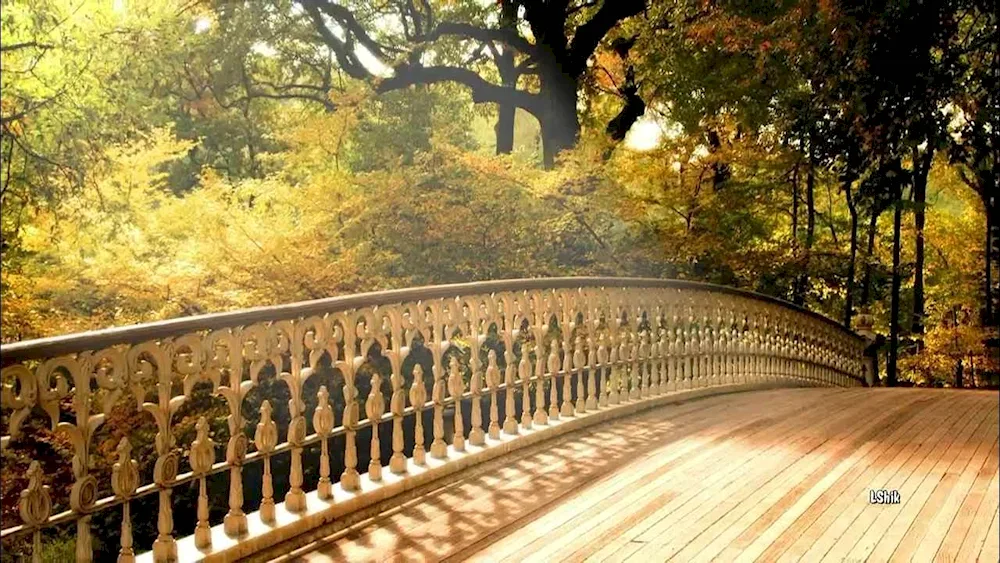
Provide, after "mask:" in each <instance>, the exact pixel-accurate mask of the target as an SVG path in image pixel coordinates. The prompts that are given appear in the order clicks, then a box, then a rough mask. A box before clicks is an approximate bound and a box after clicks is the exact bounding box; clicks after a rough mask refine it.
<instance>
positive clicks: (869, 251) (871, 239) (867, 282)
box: [861, 209, 880, 308]
mask: <svg viewBox="0 0 1000 563" xmlns="http://www.w3.org/2000/svg"><path fill="white" fill-rule="evenodd" d="M879 214H880V213H879V211H878V210H877V209H872V214H871V217H869V218H868V246H867V247H866V249H865V277H864V279H863V280H862V282H861V307H862V308H865V307H868V305H870V304H871V298H872V273H873V272H872V269H873V268H872V256H873V255H874V254H875V235H877V234H878V216H879Z"/></svg>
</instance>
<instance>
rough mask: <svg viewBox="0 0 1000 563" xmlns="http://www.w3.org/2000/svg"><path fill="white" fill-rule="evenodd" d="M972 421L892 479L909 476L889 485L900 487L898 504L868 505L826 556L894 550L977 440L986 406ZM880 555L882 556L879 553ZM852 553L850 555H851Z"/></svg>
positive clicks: (886, 556) (839, 557)
mask: <svg viewBox="0 0 1000 563" xmlns="http://www.w3.org/2000/svg"><path fill="white" fill-rule="evenodd" d="M973 411H974V413H975V414H974V415H973V418H972V421H971V423H970V424H968V425H967V426H966V427H965V428H964V429H962V431H961V432H960V433H959V434H957V435H956V436H955V437H954V438H953V440H952V441H951V442H950V443H947V445H946V444H941V445H939V446H938V447H937V448H936V449H935V450H934V452H933V453H932V454H931V455H929V456H928V457H927V459H926V460H925V463H923V464H921V465H920V467H918V468H917V469H916V470H915V471H913V472H912V474H911V475H910V476H909V477H908V478H906V476H905V475H900V476H899V477H898V478H896V479H895V480H894V481H893V482H896V483H898V482H899V480H902V479H904V478H906V480H905V481H904V482H903V485H902V486H893V485H892V482H891V483H890V484H889V485H888V488H892V489H897V490H898V491H899V493H900V495H901V497H902V503H901V504H898V505H870V504H869V505H865V507H864V508H863V509H862V511H861V514H860V515H859V517H858V518H857V519H855V520H854V521H853V522H851V525H850V527H849V528H848V529H847V531H846V532H845V533H844V534H843V535H842V536H841V537H840V538H839V539H838V540H837V543H836V544H834V545H833V546H832V547H831V548H830V551H829V552H827V554H826V557H825V559H824V560H829V561H840V560H842V559H843V558H845V557H848V556H851V557H860V558H861V559H865V558H867V557H869V556H871V557H872V558H873V560H875V561H886V560H888V559H889V557H890V556H891V555H892V551H893V550H895V548H896V546H897V545H899V542H900V540H901V539H902V538H903V535H904V534H905V533H906V530H907V529H908V528H909V525H910V523H912V522H913V518H914V517H915V516H916V514H917V513H918V512H919V511H920V509H921V508H922V507H923V504H924V502H925V501H926V500H927V496H928V495H929V494H930V489H931V488H933V487H934V485H936V483H937V482H938V481H939V480H940V479H941V476H942V475H943V474H944V472H945V470H946V469H947V468H948V467H949V466H950V465H951V464H952V462H953V461H954V459H955V456H956V455H961V452H962V451H963V450H964V449H965V448H966V445H967V444H968V443H969V442H970V441H973V440H975V435H976V432H978V431H979V430H980V429H981V428H983V427H984V426H985V425H987V424H988V420H987V417H986V411H985V410H982V409H980V410H973ZM876 552H878V554H880V555H881V559H879V555H877V554H876ZM848 554H851V555H848ZM862 554H863V555H862Z"/></svg>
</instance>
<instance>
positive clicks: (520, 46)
mask: <svg viewBox="0 0 1000 563" xmlns="http://www.w3.org/2000/svg"><path fill="white" fill-rule="evenodd" d="M442 35H455V36H458V37H464V38H466V39H475V40H477V41H481V42H483V43H489V42H493V41H496V42H498V43H503V44H505V45H509V46H511V47H513V48H514V49H517V50H518V51H521V52H522V53H524V54H526V55H533V54H535V52H536V47H535V45H534V44H532V43H530V42H529V41H528V40H527V39H525V38H523V37H521V36H520V35H518V33H517V32H516V31H515V30H513V29H489V28H483V27H477V26H475V25H472V24H467V23H459V22H441V23H440V24H438V26H437V27H436V28H434V31H432V32H431V33H430V35H428V36H427V40H428V41H433V40H435V39H437V38H439V37H441V36H442Z"/></svg>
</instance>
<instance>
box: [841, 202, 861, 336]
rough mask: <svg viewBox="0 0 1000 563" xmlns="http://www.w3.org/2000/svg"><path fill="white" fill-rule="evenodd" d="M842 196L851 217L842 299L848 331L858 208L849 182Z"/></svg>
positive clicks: (852, 301)
mask: <svg viewBox="0 0 1000 563" xmlns="http://www.w3.org/2000/svg"><path fill="white" fill-rule="evenodd" d="M844 194H845V197H846V198H847V210H848V212H850V215H851V257H850V261H849V262H848V263H847V295H846V296H845V298H844V326H845V327H847V328H848V329H850V328H851V318H852V317H853V316H854V277H855V275H856V273H857V258H858V206H857V203H855V201H854V197H853V196H852V195H851V182H845V183H844Z"/></svg>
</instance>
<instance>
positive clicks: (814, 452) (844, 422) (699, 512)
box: [630, 397, 870, 560]
mask: <svg viewBox="0 0 1000 563" xmlns="http://www.w3.org/2000/svg"><path fill="white" fill-rule="evenodd" d="M869 407H870V405H868V404H867V403H866V402H865V401H858V400H857V398H856V397H855V398H854V399H853V403H852V404H851V405H850V408H849V409H842V408H838V407H837V406H836V405H825V408H826V410H821V411H819V412H818V413H817V414H819V415H820V417H821V420H822V422H821V423H820V424H816V425H809V424H802V425H801V426H802V427H803V429H804V430H805V432H804V436H803V439H802V440H801V443H797V444H792V443H784V442H779V444H778V447H777V449H778V450H779V451H781V450H788V453H790V454H792V456H791V457H790V458H788V457H782V456H777V455H776V456H774V457H775V458H776V461H777V462H778V464H777V465H776V467H778V468H780V469H779V470H777V471H772V470H771V468H770V467H765V468H764V469H765V471H764V472H763V473H761V474H757V475H754V474H753V473H750V474H747V475H746V476H745V477H743V476H741V477H740V479H738V480H737V481H736V482H735V483H734V487H733V488H731V489H722V490H714V491H705V492H703V494H702V495H701V497H700V499H699V500H698V501H697V502H695V503H694V506H693V510H692V511H690V512H687V513H675V514H673V515H671V516H670V517H669V518H664V519H663V520H661V521H659V522H657V523H656V525H655V526H654V527H652V528H650V529H649V530H647V531H646V532H644V533H643V534H642V535H640V536H639V539H641V540H644V541H645V542H646V543H645V544H643V545H640V546H638V548H637V549H633V550H632V553H631V556H632V557H635V558H636V559H638V560H642V559H646V558H656V559H666V558H669V557H671V556H673V555H674V554H675V553H676V552H677V551H678V550H680V549H682V548H684V547H685V546H686V544H688V543H689V542H690V541H691V540H693V539H695V538H697V537H699V536H700V532H703V531H706V528H708V527H711V526H707V525H705V524H701V525H696V524H698V523H699V521H700V520H701V518H705V517H706V516H707V515H709V514H716V516H715V517H713V518H712V519H711V521H710V522H708V523H707V524H712V523H714V522H716V521H717V520H718V519H719V517H721V516H724V515H726V514H728V513H729V512H731V511H732V509H733V508H735V507H737V506H739V505H740V503H741V502H743V501H744V500H746V498H747V497H748V496H749V495H751V494H753V493H755V492H759V491H762V490H766V491H771V490H774V489H775V488H783V487H782V484H783V483H784V482H785V481H787V480H788V479H795V478H801V475H802V473H801V471H799V470H798V469H801V468H803V467H814V466H816V465H818V464H820V463H822V461H823V459H826V458H827V457H830V456H836V455H837V452H836V448H835V446H834V447H833V449H832V450H831V443H830V442H829V440H828V437H829V436H831V435H841V434H851V433H852V432H853V431H854V430H856V429H861V428H864V427H865V426H868V425H869V424H870V421H867V420H866V418H865V417H864V416H859V414H862V413H864V412H865V410H866V409H867V408H869ZM802 422H805V421H802ZM807 426H808V428H806V427H807ZM706 497H707V500H705V499H706ZM750 504H753V503H748V504H747V505H746V506H747V507H749V505H750ZM709 541H710V540H709V539H707V538H706V541H705V542H704V543H705V544H707V543H708V542H709ZM630 547H634V546H630ZM678 558H679V559H681V560H684V559H685V557H684V556H679V557H678Z"/></svg>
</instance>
